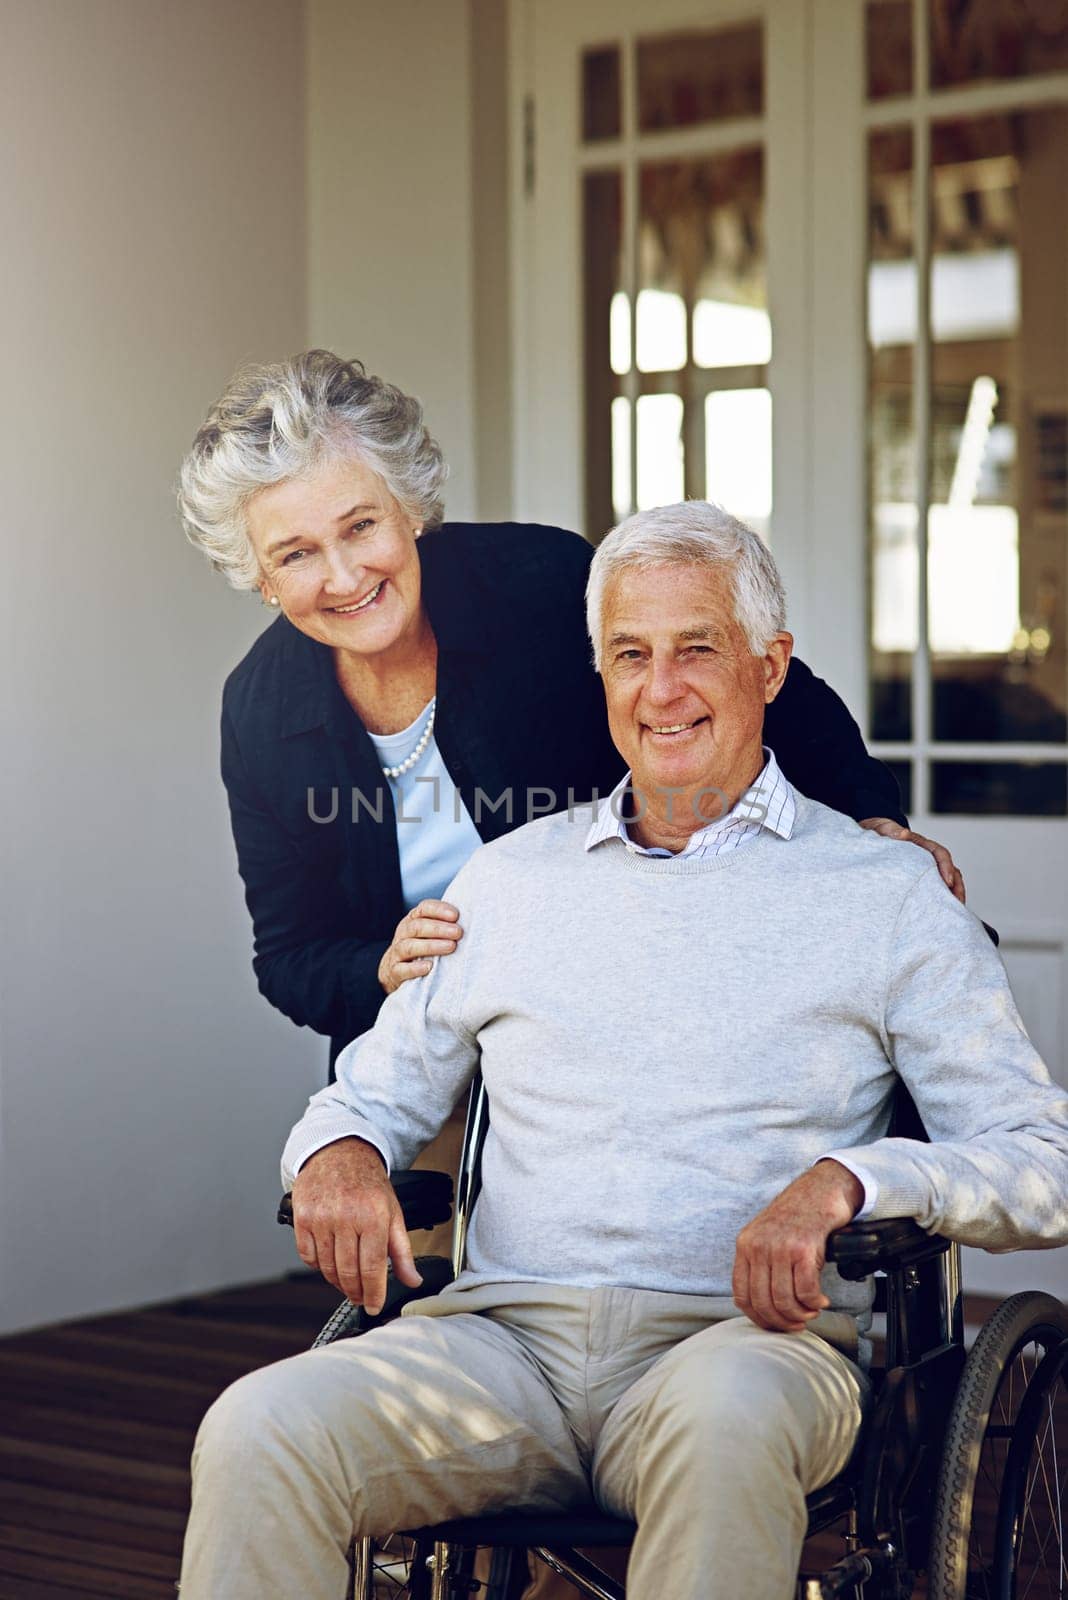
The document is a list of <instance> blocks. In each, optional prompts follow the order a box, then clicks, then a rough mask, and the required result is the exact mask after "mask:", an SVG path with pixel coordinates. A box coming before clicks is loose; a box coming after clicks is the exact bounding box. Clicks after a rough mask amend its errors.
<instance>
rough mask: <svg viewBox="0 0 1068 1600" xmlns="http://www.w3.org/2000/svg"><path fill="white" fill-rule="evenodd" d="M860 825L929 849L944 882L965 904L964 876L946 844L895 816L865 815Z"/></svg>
mask: <svg viewBox="0 0 1068 1600" xmlns="http://www.w3.org/2000/svg"><path fill="white" fill-rule="evenodd" d="M860 826H861V827H862V828H870V829H871V831H872V833H880V834H882V836H883V838H884V839H904V841H905V843H906V844H918V845H919V847H920V849H921V850H929V851H930V852H931V854H932V855H933V856H934V858H935V861H936V862H937V864H938V870H939V872H940V874H941V876H942V882H943V883H944V884H945V886H946V888H947V889H948V890H949V891H950V893H951V894H953V895H955V896H956V898H957V899H958V900H959V901H960V903H961V905H963V904H964V878H963V876H962V874H961V870H960V868H959V867H958V866H957V864H956V862H955V861H954V860H953V857H952V856H951V855H950V853H949V851H948V850H947V849H946V847H945V845H944V844H939V843H938V841H937V840H936V839H928V838H927V837H926V836H925V835H924V834H922V833H913V831H912V829H911V828H903V827H902V826H901V824H900V822H895V821H894V819H893V817H865V818H864V821H863V822H862V823H861V824H860Z"/></svg>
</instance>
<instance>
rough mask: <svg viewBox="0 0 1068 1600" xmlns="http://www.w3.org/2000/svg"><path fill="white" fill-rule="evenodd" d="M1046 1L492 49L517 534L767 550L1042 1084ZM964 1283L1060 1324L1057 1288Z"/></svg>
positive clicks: (581, 28)
mask: <svg viewBox="0 0 1068 1600" xmlns="http://www.w3.org/2000/svg"><path fill="white" fill-rule="evenodd" d="M1059 3H1060V0H1056V3H1054V0H1049V3H1046V4H1044V5H1043V6H1042V7H1041V8H1038V9H1035V8H1031V9H1029V8H1028V7H1026V6H1020V5H1018V4H1015V3H1010V0H972V3H971V4H970V5H961V4H959V3H957V0H952V3H951V0H867V3H861V0H749V3H743V0H703V3H700V4H698V3H695V0H658V3H657V5H656V6H655V8H654V7H652V6H651V5H649V4H646V3H643V0H512V5H511V10H510V22H511V56H512V81H511V99H512V106H513V115H514V135H515V138H514V147H515V169H514V191H513V233H512V246H513V248H512V257H513V274H514V276H513V303H514V348H513V367H514V373H515V418H516V437H517V440H518V441H519V443H518V457H517V461H516V484H517V502H518V506H517V509H518V513H519V514H520V515H522V516H524V517H529V518H531V519H535V520H541V521H547V522H555V523H559V524H562V525H563V526H570V527H575V528H580V529H582V531H584V532H585V533H586V534H587V536H588V537H590V538H593V539H595V540H596V539H597V538H599V537H600V536H601V535H602V534H603V533H604V531H605V530H606V528H607V527H608V526H610V525H611V523H612V522H613V521H615V520H617V519H618V518H619V517H621V516H624V515H626V514H627V513H628V512H629V511H630V510H631V509H633V508H635V507H641V506H647V505H655V504H663V503H666V502H669V501H673V500H676V499H681V498H683V497H684V496H687V495H700V496H708V497H710V498H713V499H717V500H719V501H721V502H722V503H723V504H725V505H726V506H727V507H728V509H730V510H732V511H734V512H735V513H736V514H738V515H740V516H742V517H743V518H744V519H745V520H746V521H748V522H749V523H750V524H751V525H753V526H755V527H757V528H758V529H759V531H760V532H761V533H762V534H764V536H765V537H766V538H767V539H768V541H769V543H770V545H771V548H772V549H773V550H774V552H775V555H776V559H777V560H778V562H779V565H780V568H781V570H782V572H783V576H784V579H785V581H786V587H787V594H788V598H789V612H790V625H791V627H792V629H793V631H794V633H795V634H796V636H797V648H798V651H799V653H800V654H801V655H802V656H803V657H804V659H805V660H807V661H808V662H809V664H810V665H811V666H812V667H813V668H814V669H815V670H817V671H819V672H821V673H823V675H824V676H826V677H827V678H828V679H829V680H830V681H831V682H832V683H833V684H834V685H835V687H836V688H837V689H838V691H839V693H841V694H842V696H843V698H844V699H845V700H846V701H847V703H848V704H849V705H850V707H851V709H852V710H853V711H854V713H855V714H856V715H857V717H858V719H859V720H860V722H861V724H862V726H863V727H864V728H865V730H866V732H867V734H868V736H869V738H870V739H871V740H872V742H873V745H874V748H876V749H877V750H878V751H879V752H880V753H881V754H882V755H883V757H884V759H887V760H889V761H891V762H893V764H894V766H895V770H896V771H897V773H898V775H899V778H900V779H901V782H902V787H903V791H904V792H905V795H906V804H907V808H908V809H909V810H910V814H911V815H912V817H913V820H914V825H915V826H917V827H918V828H920V830H921V831H923V832H925V833H929V834H931V835H933V836H934V837H936V838H939V839H942V840H944V841H945V842H946V843H947V844H948V845H949V846H950V847H951V848H952V850H953V851H954V854H955V856H956V857H957V859H958V861H959V862H960V864H961V866H962V868H963V870H964V872H965V876H966V879H967V882H968V887H969V899H970V902H971V903H972V905H973V906H974V908H975V909H976V910H977V911H978V912H979V913H980V914H981V915H982V916H983V917H984V918H985V920H986V921H988V922H990V923H992V924H993V925H994V926H996V927H997V928H998V929H999V931H1000V933H1001V935H1002V952H1003V955H1004V959H1005V963H1006V967H1007V969H1008V971H1009V975H1010V978H1011V980H1012V983H1013V987H1014V991H1015V993H1016V996H1017V1000H1018V1002H1019V1004H1020V1007H1021V1010H1022V1012H1023V1014H1024V1018H1025V1021H1026V1022H1027V1024H1028V1027H1029V1029H1030V1031H1031V1033H1032V1037H1033V1038H1034V1039H1035V1041H1036V1043H1037V1044H1038V1046H1039V1048H1040V1049H1041V1050H1042V1052H1043V1054H1044V1055H1045V1057H1046V1059H1047V1061H1048V1062H1049V1064H1050V1066H1051V1069H1052V1071H1053V1072H1054V1074H1055V1075H1056V1076H1058V1077H1059V1078H1060V1079H1061V1081H1066V1082H1068V820H1066V812H1068V788H1066V785H1068V731H1066V713H1068V657H1066V634H1068V593H1066V580H1068V205H1066V203H1065V200H1066V197H1068V5H1065V6H1064V7H1062V9H1063V10H1064V11H1065V12H1066V15H1065V17H1064V18H1063V19H1061V18H1060V14H1059V11H1058V5H1059ZM1021 19H1022V22H1021ZM1014 28H1015V29H1016V33H1015V34H1014V33H1013V31H1012V30H1013V29H1014ZM968 1279H969V1282H970V1284H971V1285H972V1286H973V1287H975V1288H977V1289H982V1288H984V1287H987V1288H989V1289H990V1290H991V1291H994V1290H997V1291H998V1292H1001V1291H1004V1290H1006V1289H1008V1288H1011V1287H1014V1286H1016V1285H1017V1284H1020V1283H1027V1284H1036V1283H1041V1284H1044V1285H1046V1286H1048V1287H1049V1288H1051V1289H1053V1290H1054V1291H1055V1292H1060V1293H1061V1294H1064V1293H1066V1292H1068V1256H1066V1253H1064V1252H1055V1253H1053V1254H1048V1253H1044V1254H1043V1255H1039V1256H1026V1257H1008V1258H990V1257H985V1256H983V1255H980V1254H978V1253H977V1254H976V1256H975V1259H974V1260H970V1261H969V1263H968Z"/></svg>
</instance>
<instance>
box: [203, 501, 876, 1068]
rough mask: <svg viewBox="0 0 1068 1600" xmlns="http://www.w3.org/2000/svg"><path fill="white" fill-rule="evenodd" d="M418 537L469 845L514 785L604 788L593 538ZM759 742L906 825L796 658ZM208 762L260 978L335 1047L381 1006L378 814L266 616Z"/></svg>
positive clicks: (800, 771) (313, 654)
mask: <svg viewBox="0 0 1068 1600" xmlns="http://www.w3.org/2000/svg"><path fill="white" fill-rule="evenodd" d="M417 548H418V551H419V556H420V560H421V564H422V584H423V602H424V605H425V607H426V611H427V614H428V616H429V618H430V622H431V625H432V627H433V629H434V634H435V637H436V639H437V643H438V679H437V699H438V705H437V715H436V720H435V726H434V734H435V738H436V739H437V742H438V747H439V749H440V751H441V754H442V757H443V759H444V761H445V765H446V766H447V768H448V770H449V772H450V773H451V775H452V777H453V779H454V781H455V783H456V785H457V787H458V788H459V790H460V792H461V793H462V795H463V798H464V802H465V804H466V805H467V808H468V811H469V812H470V813H471V817H472V820H473V821H474V822H475V826H476V828H477V829H478V832H479V834H480V836H481V837H482V839H483V840H489V839H494V838H497V837H498V836H499V835H500V834H502V833H506V832H508V831H509V830H510V828H512V827H518V826H519V824H520V823H522V822H525V821H526V820H527V803H528V795H532V800H531V803H532V805H533V808H534V811H535V814H537V812H538V811H540V810H551V809H557V808H559V807H563V806H564V805H566V804H567V803H568V791H569V790H570V791H571V792H572V794H573V796H574V797H575V798H576V800H583V799H588V798H589V796H590V795H591V793H592V792H593V791H594V790H597V791H599V792H600V793H601V794H602V795H603V794H606V793H607V792H608V791H609V790H610V789H611V788H612V787H613V786H614V785H615V784H616V783H617V782H618V780H619V778H620V776H621V775H622V771H623V768H622V763H621V761H620V758H619V756H618V754H617V753H616V751H615V749H614V748H613V746H612V744H611V741H610V739H609V737H608V728H607V721H606V718H605V711H604V695H603V692H602V689H601V683H600V679H599V678H598V677H597V675H596V674H595V673H594V671H593V668H592V666H591V662H590V647H589V640H588V638H587V635H586V625H585V614H584V599H583V597H584V590H585V583H586V575H587V570H588V568H589V563H590V559H591V557H592V554H593V550H592V547H591V546H590V545H589V544H587V543H586V541H585V540H584V539H581V538H579V537H578V535H576V534H572V533H565V532H563V531H561V530H560V529H558V528H543V527H536V526H522V525H519V524H514V523H506V524H493V523H482V524H474V523H451V524H446V526H445V527H443V528H441V529H438V530H436V531H434V532H432V533H428V534H425V535H424V536H423V537H422V538H421V539H420V541H419V544H418V547H417ZM765 737H766V740H767V743H768V744H769V745H771V746H772V748H773V749H774V751H775V754H776V756H777V758H778V760H779V762H780V764H781V766H782V768H783V771H784V772H785V773H786V775H787V777H788V778H789V779H790V780H791V782H792V783H794V784H795V785H796V787H797V788H798V789H800V790H801V791H802V792H803V793H804V794H807V795H810V796H811V797H812V798H814V799H816V800H822V801H823V802H824V804H826V805H829V806H833V807H834V808H835V809H836V810H838V811H843V812H845V813H847V814H848V815H850V816H852V817H855V818H857V819H858V820H860V819H861V818H863V817H870V816H886V817H895V818H896V819H897V820H898V821H903V820H904V818H903V816H902V813H901V809H900V806H901V801H900V796H899V794H898V792H897V785H896V783H895V782H894V779H893V778H892V776H891V775H890V773H889V772H888V771H887V769H886V768H885V767H884V766H883V765H882V764H881V763H880V762H878V761H876V760H875V759H874V758H873V757H872V756H869V755H868V753H867V751H866V750H865V748H864V743H863V740H862V738H861V735H860V731H859V729H858V728H857V725H856V723H855V722H854V721H853V719H852V717H851V716H850V715H849V712H848V711H847V710H846V708H845V706H844V705H843V704H842V702H841V701H840V700H839V698H838V696H837V695H836V694H835V693H834V691H833V690H832V689H830V688H829V687H828V685H827V684H825V683H824V682H823V681H822V680H821V679H820V678H817V677H814V676H813V674H812V673H811V672H810V671H809V669H808V668H807V667H806V666H805V665H804V663H803V662H801V661H798V660H797V658H796V657H795V658H794V660H793V662H792V663H791V666H790V670H789V673H788V675H787V679H786V683H785V684H784V686H783V688H782V691H781V692H780V694H779V697H778V699H777V700H775V701H774V702H773V703H772V705H770V706H769V707H768V711H767V718H766V722H765ZM222 774H223V781H224V783H225V784H226V791H227V795H228V797H229V801H230V815H231V820H232V823H233V831H234V841H235V843H236V845H237V859H238V867H239V869H240V872H241V876H242V878H243V880H244V883H245V899H246V902H247V904H248V908H249V911H250V913H251V916H252V925H253V930H254V935H255V958H254V962H253V965H254V967H255V971H256V976H257V978H258V980H259V985H260V990H261V992H262V993H263V994H264V995H265V996H266V998H267V999H268V1000H270V1002H271V1003H272V1005H275V1006H277V1007H278V1009H279V1010H280V1011H284V1012H285V1014H286V1016H288V1017H291V1018H292V1019H293V1021H294V1022H297V1023H302V1024H304V1025H306V1026H307V1027H311V1028H315V1029H316V1030H317V1031H318V1032H319V1033H325V1034H330V1035H332V1036H333V1051H332V1054H336V1052H337V1050H338V1049H340V1048H341V1047H342V1046H343V1045H345V1044H346V1043H347V1042H348V1041H349V1040H350V1039H353V1038H355V1037H356V1035H357V1034H359V1033H363V1032H364V1031H365V1030H366V1029H367V1028H369V1027H370V1026H371V1025H372V1023H373V1022H374V1020H375V1017H376V1015H377V1013H378V1008H379V1006H380V1005H381V1003H382V1000H383V998H384V996H383V993H382V989H381V987H380V985H379V982H378V963H379V961H380V960H381V958H382V954H383V952H384V951H385V949H386V947H387V945H388V944H389V942H390V940H391V939H392V937H393V932H394V929H395V928H396V925H397V923H398V922H399V921H400V919H401V917H402V916H403V915H404V903H403V900H402V897H401V877H400V860H399V856H398V850H397V831H396V820H395V816H394V811H393V802H392V796H391V793H390V789H389V785H388V783H387V782H386V781H385V779H384V777H383V775H382V771H381V768H380V767H379V765H378V761H377V758H376V755H375V751H374V748H373V746H372V744H371V741H370V740H369V739H368V737H367V734H366V733H365V731H364V729H363V726H362V724H361V723H360V721H359V719H358V718H357V716H356V715H355V713H354V712H353V710H352V708H351V707H350V706H349V704H348V702H347V701H346V699H345V697H344V695H343V694H342V692H341V689H340V688H339V686H338V683H337V680H336V678H335V675H334V665H333V655H332V652H331V650H330V649H329V648H328V647H327V646H326V645H322V644H319V643H317V642H316V641H314V640H312V639H309V638H308V637H307V636H306V635H305V634H303V633H301V632H299V630H298V629H296V628H294V627H293V626H292V625H291V624H290V623H289V622H287V621H286V619H285V618H284V617H279V618H277V620H276V621H275V622H274V623H273V624H272V625H271V626H270V627H269V628H267V629H266V630H265V631H264V633H262V634H261V635H260V637H259V638H258V639H257V640H256V642H255V644H254V645H253V646H252V648H251V650H250V651H249V652H248V654H247V655H246V656H245V658H244V660H243V661H242V662H241V663H240V665H239V666H237V667H236V668H235V669H234V671H233V672H232V673H231V674H230V676H229V678H228V679H227V682H226V687H225V690H224V693H223V714H222ZM476 790H480V791H481V793H482V798H481V799H479V797H478V796H476ZM309 791H311V793H309ZM506 791H510V792H511V795H512V807H511V815H510V817H509V815H508V807H507V803H505V804H497V802H499V800H500V797H501V796H502V795H503V794H505V792H506ZM546 791H549V792H550V793H551V795H552V797H553V801H555V804H553V801H550V799H549V797H548V795H547V794H546ZM354 795H355V799H354ZM494 806H496V809H493V807H494ZM311 813H314V817H316V818H323V819H330V818H331V815H332V813H336V814H335V815H333V817H332V820H324V821H316V820H314V819H313V816H312V814H311ZM354 814H355V818H356V820H355V821H354V820H353V818H354ZM376 817H381V821H378V820H376Z"/></svg>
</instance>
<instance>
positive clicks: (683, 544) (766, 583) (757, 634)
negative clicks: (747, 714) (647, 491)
mask: <svg viewBox="0 0 1068 1600" xmlns="http://www.w3.org/2000/svg"><path fill="white" fill-rule="evenodd" d="M665 561H673V562H678V563H680V564H687V565H690V566H706V567H720V568H722V567H727V568H728V569H729V571H730V575H731V583H732V585H733V589H734V615H735V618H736V619H737V622H738V625H739V626H740V628H741V630H742V632H743V633H744V634H745V637H746V640H747V641H748V644H749V648H750V650H751V651H752V652H753V654H754V655H763V654H764V651H765V650H766V649H767V647H768V645H769V643H770V642H771V640H772V638H773V637H774V635H775V634H777V633H781V632H782V631H783V629H784V628H785V627H786V592H785V590H784V589H783V586H782V579H781V578H780V577H779V569H778V567H777V566H776V565H775V562H774V560H773V559H772V555H771V551H770V550H769V549H768V547H767V545H766V544H765V543H764V541H763V540H762V539H761V538H760V537H759V536H758V535H757V534H755V533H754V532H753V530H752V528H747V527H746V525H745V523H744V522H739V521H738V519H737V517H732V516H731V514H730V512H729V511H724V510H723V507H722V506H717V505H713V504H712V503H711V501H708V500H686V501H684V502H683V503H682V504H681V505H677V506H657V507H656V508H655V509H654V510H652V511H637V512H635V514H634V516H632V517H628V518H627V520H626V521H625V522H621V523H620V524H619V526H618V527H615V528H613V529H612V531H611V533H609V534H608V535H607V537H606V538H605V539H604V540H603V542H602V543H601V544H600V545H599V546H598V548H597V552H596V554H595V555H594V558H593V562H592V565H591V566H590V576H589V581H588V583H587V585H586V626H587V628H588V629H589V634H590V640H591V643H592V644H593V660H594V665H595V666H596V668H597V670H598V672H599V671H600V670H601V618H602V614H603V611H604V596H605V590H606V589H607V587H608V584H609V582H610V581H611V580H612V579H613V578H615V577H617V576H618V575H619V573H621V572H624V571H626V570H627V569H628V568H638V569H639V570H641V569H642V568H645V567H654V566H659V565H660V564H661V563H662V562H665Z"/></svg>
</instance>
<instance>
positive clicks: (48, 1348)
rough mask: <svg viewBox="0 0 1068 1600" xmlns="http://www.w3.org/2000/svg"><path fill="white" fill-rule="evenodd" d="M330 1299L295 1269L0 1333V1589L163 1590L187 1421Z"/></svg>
mask: <svg viewBox="0 0 1068 1600" xmlns="http://www.w3.org/2000/svg"><path fill="white" fill-rule="evenodd" d="M337 1301H338V1295H337V1292H336V1290H334V1289H331V1288H330V1287H329V1285H328V1284H325V1283H321V1282H320V1281H318V1280H316V1279H313V1278H311V1277H310V1276H307V1277H304V1276H302V1277H299V1278H291V1279H283V1280H281V1281H279V1282H276V1283H268V1284H263V1285H260V1286H257V1287H255V1288H251V1289H235V1290H232V1291H230V1292H228V1293H224V1294H215V1295H210V1296H205V1297H203V1298H198V1299H191V1300H182V1301H179V1302H176V1303H175V1304H172V1305H168V1306H163V1307H155V1308H153V1309H151V1310H148V1311H141V1312H123V1313H122V1314H120V1315H118V1316H109V1317H94V1318H92V1319H90V1320H89V1321H86V1322H75V1323H68V1324H65V1325H63V1326H61V1327H55V1328H46V1329H42V1330H40V1331H38V1332H35V1333H27V1334H20V1335H17V1336H15V1337H13V1338H7V1339H3V1340H0V1600H102V1597H104V1600H175V1592H174V1585H175V1580H176V1578H177V1576H178V1564H179V1555H180V1551H181V1543H182V1530H183V1528H184V1526H185V1519H186V1514H187V1511H188V1507H189V1453H190V1449H191V1447H192V1443H193V1436H194V1434H195V1432H196V1429H197V1424H198V1423H199V1421H200V1418H201V1417H202V1416H203V1415H204V1412H205V1411H206V1410H207V1408H208V1406H209V1405H210V1404H211V1402H212V1400H214V1399H215V1397H216V1395H218V1394H219V1393H220V1392H221V1391H222V1390H223V1389H224V1388H225V1387H226V1386H227V1384H229V1383H232V1382H233V1380H234V1379H235V1378H239V1377H240V1376H241V1375H242V1374H243V1373H245V1372H251V1371H252V1370H253V1369H254V1368H256V1367H260V1366H264V1365H266V1363H267V1362H269V1361H277V1360H279V1359H280V1358H281V1357H283V1356H288V1355H294V1354H295V1353H296V1352H297V1351H299V1350H305V1349H307V1347H308V1345H309V1344H310V1343H311V1340H312V1339H313V1338H314V1336H315V1333H316V1332H317V1331H318V1329H319V1327H321V1325H322V1323H323V1322H324V1321H325V1320H326V1317H327V1316H328V1315H329V1313H330V1312H331V1311H332V1310H333V1308H334V1306H335V1305H336V1304H337Z"/></svg>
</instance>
